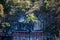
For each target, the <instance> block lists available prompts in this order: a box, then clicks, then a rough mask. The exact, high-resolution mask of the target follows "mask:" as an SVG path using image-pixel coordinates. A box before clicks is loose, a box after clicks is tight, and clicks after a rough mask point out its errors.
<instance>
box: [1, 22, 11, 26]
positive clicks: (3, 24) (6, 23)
mask: <svg viewBox="0 0 60 40" xmlns="http://www.w3.org/2000/svg"><path fill="white" fill-rule="evenodd" d="M1 26H2V27H10V23H8V22H3V23H2V24H1Z"/></svg>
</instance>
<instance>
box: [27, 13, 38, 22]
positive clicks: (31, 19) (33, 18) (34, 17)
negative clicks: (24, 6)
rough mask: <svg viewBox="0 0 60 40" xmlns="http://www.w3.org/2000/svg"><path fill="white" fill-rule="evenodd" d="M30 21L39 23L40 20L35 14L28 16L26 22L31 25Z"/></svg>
mask: <svg viewBox="0 0 60 40" xmlns="http://www.w3.org/2000/svg"><path fill="white" fill-rule="evenodd" d="M30 21H32V22H39V20H38V18H37V17H36V16H35V15H34V13H32V14H28V15H27V18H26V22H27V23H29V22H30Z"/></svg>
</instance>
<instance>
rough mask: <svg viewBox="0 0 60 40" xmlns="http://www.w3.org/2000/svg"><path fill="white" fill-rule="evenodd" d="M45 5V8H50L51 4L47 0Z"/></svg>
mask: <svg viewBox="0 0 60 40" xmlns="http://www.w3.org/2000/svg"><path fill="white" fill-rule="evenodd" d="M44 4H45V8H48V7H49V3H48V1H47V0H45V1H44Z"/></svg>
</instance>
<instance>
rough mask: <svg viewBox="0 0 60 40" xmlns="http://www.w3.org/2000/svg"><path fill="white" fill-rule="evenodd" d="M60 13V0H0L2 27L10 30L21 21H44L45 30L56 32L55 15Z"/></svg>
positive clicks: (28, 22) (0, 21)
mask: <svg viewBox="0 0 60 40" xmlns="http://www.w3.org/2000/svg"><path fill="white" fill-rule="evenodd" d="M59 14H60V1H59V0H0V29H1V30H2V31H3V30H6V29H9V30H10V28H11V26H13V25H15V24H16V25H17V24H19V23H21V22H22V23H23V24H24V23H26V24H31V23H32V24H33V23H35V22H41V23H42V22H43V24H44V25H45V26H44V28H43V30H44V31H45V32H49V33H51V34H56V33H58V30H57V28H56V25H55V24H56V23H55V21H56V20H55V17H56V16H58V15H59ZM42 15H43V17H42ZM46 28H48V29H46ZM14 30H15V29H14ZM47 30H48V31H47Z"/></svg>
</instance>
